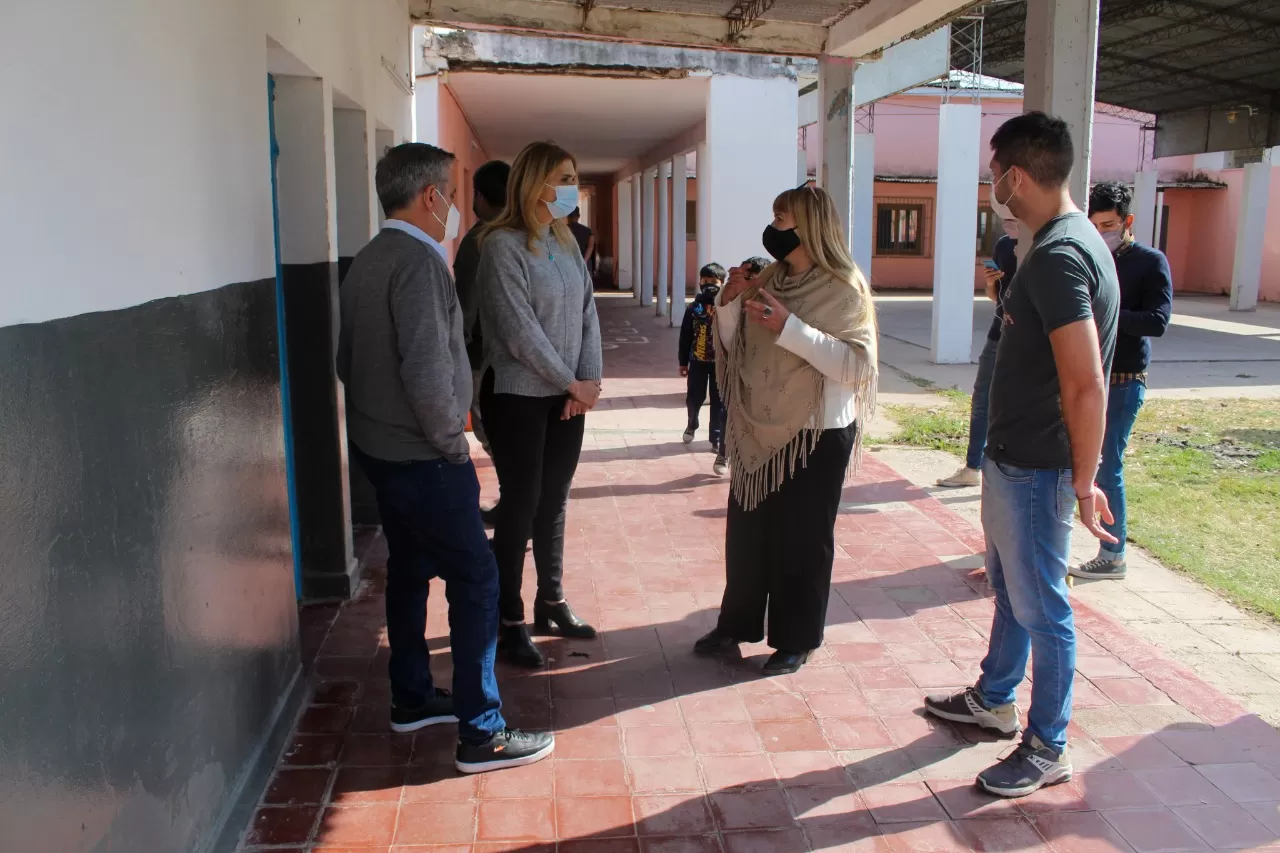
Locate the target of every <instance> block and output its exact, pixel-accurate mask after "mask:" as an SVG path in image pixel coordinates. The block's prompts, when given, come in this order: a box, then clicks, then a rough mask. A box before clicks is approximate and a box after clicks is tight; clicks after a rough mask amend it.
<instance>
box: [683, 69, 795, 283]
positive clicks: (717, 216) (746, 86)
mask: <svg viewBox="0 0 1280 853" xmlns="http://www.w3.org/2000/svg"><path fill="white" fill-rule="evenodd" d="M748 104H749V105H750V112H751V116H752V121H751V132H750V133H744V132H743V131H742V115H743V113H742V111H743V108H744V105H748ZM797 116H798V90H797V89H796V84H795V82H794V81H792V80H787V79H785V78H776V79H765V80H753V79H747V78H745V77H732V76H728V75H717V76H714V77H712V78H711V80H710V83H709V85H708V87H707V159H708V160H709V161H710V163H709V165H710V167H711V168H710V174H709V175H708V176H707V180H706V182H705V187H704V185H703V184H702V183H701V182H700V184H699V187H698V191H699V196H698V207H699V209H703V208H705V209H706V219H705V220H703V219H701V217H700V218H699V224H702V222H703V221H705V222H706V223H707V225H708V228H707V230H708V231H709V232H710V233H709V234H708V236H707V260H709V261H715V262H717V263H720V264H723V265H725V266H726V267H728V266H732V265H736V264H738V263H741V262H742V261H743V260H744V259H746V258H749V257H751V256H753V255H759V254H761V253H762V248H763V247H762V245H761V242H760V235H761V234H762V233H763V231H764V228H765V226H766V225H768V224H769V221H770V219H771V218H772V216H773V200H774V199H775V198H776V197H777V196H778V194H779V193H781V192H783V191H784V190H788V189H791V188H793V187H794V186H795V176H796V173H795V150H796V121H797ZM702 166H703V163H702V161H701V160H700V161H699V163H698V169H699V172H701V171H702ZM704 263H705V261H704Z"/></svg>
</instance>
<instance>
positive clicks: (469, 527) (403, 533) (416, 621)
mask: <svg viewBox="0 0 1280 853" xmlns="http://www.w3.org/2000/svg"><path fill="white" fill-rule="evenodd" d="M353 454H354V455H355V457H356V460H357V461H358V462H359V463H360V467H362V468H363V469H364V470H365V473H366V474H368V476H369V480H370V482H372V483H373V488H374V490H375V491H376V492H377V494H378V510H379V512H381V514H382V531H383V533H384V534H385V535H386V537H387V550H388V557H387V638H388V640H389V641H390V643H391V666H390V675H391V698H392V700H393V701H394V702H395V703H396V705H398V706H402V707H406V708H416V707H419V706H421V705H422V704H423V703H424V702H425V701H426V700H427V699H428V698H429V697H431V696H433V695H435V685H434V682H433V681H432V679H431V654H430V652H429V650H428V649H427V638H426V632H427V592H428V584H429V582H430V581H431V579H432V578H440V579H441V580H443V581H444V594H445V598H446V599H448V601H449V642H450V645H451V647H452V652H453V707H454V713H455V715H456V716H457V717H458V737H459V738H460V739H461V740H463V741H465V742H467V743H484V742H485V741H487V740H488V739H489V738H490V737H491V736H492V735H493V734H494V733H496V732H499V731H502V729H503V728H504V727H505V726H506V722H505V721H504V720H503V718H502V711H501V708H502V700H501V699H500V698H498V680H497V678H496V676H495V675H494V672H493V659H494V654H495V652H496V649H497V644H498V564H497V563H496V562H495V561H494V559H493V552H492V551H491V550H489V540H488V538H487V537H486V535H485V532H484V523H483V522H481V520H480V481H479V479H478V478H477V477H476V469H475V466H474V465H472V464H471V460H467V461H466V462H465V463H463V464H461V465H455V464H452V463H450V462H446V461H445V460H443V459H433V460H431V461H428V462H386V461H383V460H380V459H374V458H372V457H370V456H367V455H366V454H364V453H361V452H360V451H359V450H357V449H354V448H353Z"/></svg>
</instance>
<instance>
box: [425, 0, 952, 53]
mask: <svg viewBox="0 0 1280 853" xmlns="http://www.w3.org/2000/svg"><path fill="white" fill-rule="evenodd" d="M934 2H937V0H934ZM947 2H956V0H947ZM409 15H410V17H411V18H413V20H414V21H416V22H417V23H421V24H431V25H435V26H463V27H471V28H476V29H490V30H499V31H505V32H521V33H542V34H545V35H557V36H576V37H579V38H592V39H609V40H614V41H627V42H633V43H638V44H657V45H674V46H679V47H701V48H712V49H720V50H740V51H749V52H752V53H766V54H774V55H782V56H817V55H819V54H821V53H822V52H823V48H824V47H825V45H826V35H827V32H826V28H825V27H823V26H821V25H819V24H804V23H797V22H793V21H766V20H759V19H755V20H750V21H745V22H743V24H742V27H741V31H740V32H739V33H738V34H737V37H736V38H735V39H732V40H731V39H730V22H729V21H727V20H725V18H723V17H715V16H712V15H687V14H679V13H675V12H653V11H647V10H643V9H623V8H617V7H614V6H602V5H600V4H599V2H598V0H597V2H595V3H592V4H591V5H590V6H587V5H584V4H581V3H576V2H572V3H571V2H562V0H409Z"/></svg>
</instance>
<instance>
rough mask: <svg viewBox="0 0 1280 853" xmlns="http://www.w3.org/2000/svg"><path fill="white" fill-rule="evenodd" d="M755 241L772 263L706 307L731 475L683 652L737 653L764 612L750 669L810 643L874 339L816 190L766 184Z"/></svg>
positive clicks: (779, 663) (866, 295) (872, 392)
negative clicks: (709, 584) (705, 602)
mask: <svg viewBox="0 0 1280 853" xmlns="http://www.w3.org/2000/svg"><path fill="white" fill-rule="evenodd" d="M763 242H764V247H765V249H766V250H767V251H768V252H769V254H770V255H772V256H773V257H774V258H776V259H777V261H778V262H777V263H775V264H772V265H770V266H769V267H768V268H766V269H765V270H764V272H762V273H760V275H759V277H758V278H756V279H755V280H749V279H748V278H747V274H746V272H745V270H744V269H743V268H742V267H738V268H737V269H735V270H734V271H733V274H732V275H731V276H730V277H729V282H728V284H727V285H725V287H724V289H723V290H721V291H720V299H719V305H718V306H717V310H716V322H715V329H716V334H717V336H718V337H719V339H720V340H719V342H720V344H721V346H720V352H719V355H718V358H717V361H716V368H717V370H718V372H719V379H720V389H721V391H722V392H723V394H724V399H725V404H726V405H727V406H728V408H729V419H728V424H727V435H726V440H725V445H726V449H727V451H728V456H729V466H730V470H731V471H732V480H731V481H730V489H729V492H730V497H729V511H728V518H727V520H726V528H725V589H724V598H723V600H722V601H721V604H720V617H719V620H718V621H717V623H716V627H715V629H714V630H712V631H711V632H710V633H708V634H707V635H705V636H704V637H702V638H701V639H699V640H698V641H697V643H695V644H694V653H695V654H698V655H704V656H734V655H737V654H739V650H738V644H739V643H755V642H759V641H760V640H761V639H763V638H764V637H765V624H766V617H767V621H768V640H769V645H770V646H772V647H773V648H774V649H775V651H774V653H773V655H772V656H771V657H770V658H769V660H768V661H767V662H766V663H765V666H764V672H765V674H766V675H784V674H786V673H791V672H795V671H796V670H798V669H799V668H800V667H802V666H803V665H804V664H805V662H806V661H807V660H808V659H809V655H810V654H811V653H812V652H813V650H814V649H816V648H818V647H819V646H820V645H822V639H823V631H824V627H825V625H826V619H827V602H828V599H829V598H830V595H831V570H832V561H833V559H834V557H835V523H836V516H837V515H838V513H839V511H840V495H841V492H842V491H843V490H844V483H845V474H846V472H847V471H848V470H849V467H850V463H851V462H852V464H853V465H854V467H855V468H856V466H857V463H858V462H859V461H860V455H861V453H860V449H861V432H862V430H863V428H864V427H865V426H866V423H867V420H868V419H869V418H870V417H871V416H872V414H873V413H874V411H875V403H876V384H877V378H878V365H877V361H876V352H877V348H878V339H877V332H876V316H875V305H874V303H873V302H872V299H871V288H870V287H869V286H868V285H867V280H866V278H865V277H864V276H863V275H862V273H861V272H860V271H859V270H858V268H857V267H856V266H855V265H854V263H853V259H852V258H850V257H849V250H848V248H847V246H848V243H847V242H846V240H845V235H844V234H843V233H842V231H841V227H840V217H839V214H838V213H837V211H836V206H835V202H833V201H832V200H831V197H830V196H829V195H828V194H827V193H826V192H825V191H823V190H821V189H817V188H815V187H809V186H804V187H800V188H799V189H794V190H788V191H787V192H784V193H783V194H782V195H780V196H778V198H777V199H776V200H775V201H774V203H773V223H772V224H771V225H769V226H768V227H767V228H766V229H765V232H764V235H763Z"/></svg>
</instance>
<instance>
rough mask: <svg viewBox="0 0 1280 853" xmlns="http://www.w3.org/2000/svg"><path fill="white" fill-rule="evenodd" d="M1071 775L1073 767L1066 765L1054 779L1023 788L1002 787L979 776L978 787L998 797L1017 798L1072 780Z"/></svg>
mask: <svg viewBox="0 0 1280 853" xmlns="http://www.w3.org/2000/svg"><path fill="white" fill-rule="evenodd" d="M1071 776H1072V772H1071V768H1070V767H1065V768H1063V773H1062V775H1060V776H1056V777H1054V778H1053V779H1048V780H1045V781H1043V782H1037V783H1036V784H1034V785H1024V786H1023V787H1021V788H1000V787H996V786H993V785H988V784H987V781H986V780H985V779H983V778H982V777H981V776H979V777H978V787H979V788H981V789H982V790H984V791H986V792H987V793H988V794H992V795H994V796H997V797H1004V798H1005V799H1006V800H1017V799H1020V798H1022V797H1029V796H1031V795H1032V794H1034V793H1035V792H1036V791H1039V790H1040V789H1042V788H1052V787H1053V786H1054V785H1061V784H1062V783H1063V782H1070V781H1071Z"/></svg>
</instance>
